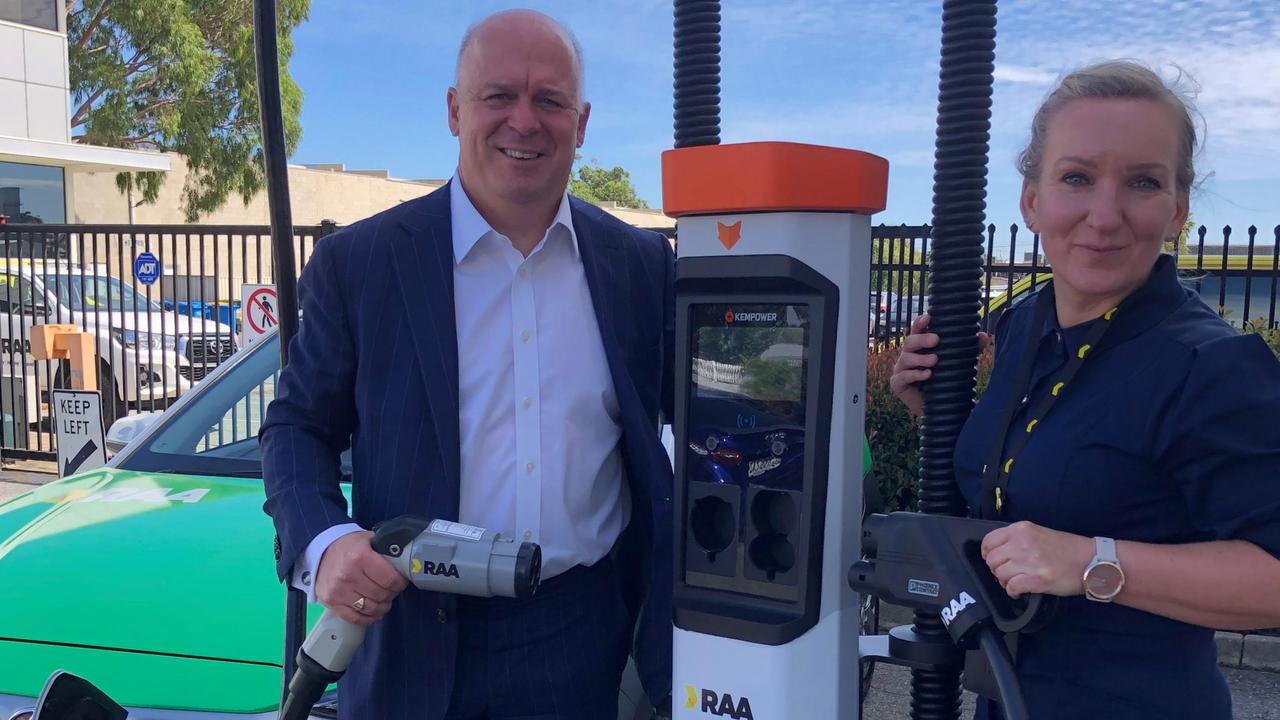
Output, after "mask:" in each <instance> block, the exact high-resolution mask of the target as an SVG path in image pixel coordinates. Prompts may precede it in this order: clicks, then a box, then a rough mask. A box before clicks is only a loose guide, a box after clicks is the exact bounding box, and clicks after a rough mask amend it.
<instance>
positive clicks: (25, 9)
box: [0, 0, 58, 32]
mask: <svg viewBox="0 0 1280 720" xmlns="http://www.w3.org/2000/svg"><path fill="white" fill-rule="evenodd" d="M0 20H8V21H9V22H16V23H21V24H23V25H30V26H32V27H38V28H44V29H45V30H53V31H55V32H56V31H57V30H58V0H0Z"/></svg>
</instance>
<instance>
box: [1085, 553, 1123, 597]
mask: <svg viewBox="0 0 1280 720" xmlns="http://www.w3.org/2000/svg"><path fill="white" fill-rule="evenodd" d="M1084 585H1085V591H1086V592H1088V593H1089V594H1090V595H1092V596H1094V597H1098V598H1103V599H1108V600H1109V599H1111V598H1113V597H1115V596H1116V595H1117V594H1118V593H1119V592H1120V588H1121V587H1123V586H1124V572H1123V571H1121V570H1120V566H1119V565H1113V564H1112V563H1108V562H1103V563H1098V564H1097V565H1094V566H1093V567H1091V568H1089V573H1088V574H1087V575H1085V577H1084Z"/></svg>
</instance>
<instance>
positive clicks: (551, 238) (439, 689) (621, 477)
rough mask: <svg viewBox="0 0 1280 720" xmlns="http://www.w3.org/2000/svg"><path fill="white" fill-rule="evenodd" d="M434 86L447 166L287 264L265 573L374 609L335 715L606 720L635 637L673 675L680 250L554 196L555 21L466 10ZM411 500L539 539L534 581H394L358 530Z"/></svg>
mask: <svg viewBox="0 0 1280 720" xmlns="http://www.w3.org/2000/svg"><path fill="white" fill-rule="evenodd" d="M447 100H448V112H449V129H450V130H451V131H452V133H453V134H454V135H456V136H457V137H458V141H459V159H458V170H457V174H456V175H455V176H454V178H453V179H452V181H451V182H450V183H449V184H448V185H447V186H446V187H443V188H441V189H440V190H438V191H436V192H434V193H432V194H430V195H428V196H426V197H423V198H419V199H417V200H412V201H409V202H406V203H404V204H402V205H400V206H399V207H396V208H394V209H391V210H388V211H386V212H383V213H381V214H379V215H375V216H374V217H372V218H369V219H368V220H365V221H362V222H359V223H356V224H355V225H352V226H350V227H348V228H345V229H344V230H342V231H340V232H338V233H335V234H334V235H331V236H329V237H327V238H325V239H324V240H323V241H322V242H321V243H319V244H318V245H317V246H316V249H315V253H314V254H313V255H312V257H311V259H310V261H309V262H308V264H307V266H306V270H305V272H304V273H303V275H302V280H301V292H300V294H301V296H302V307H303V318H304V321H303V323H302V327H301V330H300V332H299V334H298V336H297V338H296V339H295V340H294V341H293V344H292V345H291V346H290V362H289V365H288V367H286V368H285V370H284V372H283V373H282V375H281V377H280V385H279V391H278V394H277V398H276V400H275V402H273V403H272V404H271V407H270V409H269V410H268V413H267V419H266V422H265V423H264V424H263V429H262V432H261V442H262V453H263V475H264V481H265V485H266V492H267V502H266V506H265V507H266V510H267V512H268V513H269V514H270V515H271V516H272V519H273V520H274V521H275V525H276V528H277V531H278V533H279V541H280V549H279V555H278V563H277V571H278V572H279V574H280V576H281V577H282V578H289V579H290V581H291V582H293V583H294V585H295V586H297V587H300V588H303V589H306V590H307V591H308V593H309V594H311V596H312V598H313V599H318V600H319V601H320V602H321V603H323V604H324V605H325V606H326V607H328V608H330V609H331V610H334V611H335V612H337V613H338V614H339V615H341V616H342V617H343V618H345V619H347V620H349V621H352V622H357V623H362V624H367V625H369V632H368V635H367V637H366V639H365V641H364V644H363V645H362V646H361V648H360V651H359V652H358V653H357V655H356V657H355V658H354V660H353V661H352V664H351V666H350V669H349V670H348V671H347V674H346V675H345V676H344V678H343V680H342V681H341V683H340V697H341V703H340V714H341V717H343V718H355V717H360V718H379V719H380V720H399V719H400V718H404V719H406V720H407V719H408V718H413V719H415V720H417V719H420V718H430V719H433V720H434V719H436V718H491V719H493V720H497V719H499V718H517V717H519V718H548V719H550V718H557V719H559V718H566V719H576V718H582V719H583V720H588V719H590V720H600V719H601V718H612V717H615V716H616V715H617V693H618V684H619V680H620V676H621V672H622V669H623V666H624V664H625V662H626V657H627V654H628V652H631V653H633V654H634V656H635V658H636V661H637V667H638V669H639V671H640V676H641V680H642V682H643V683H644V685H645V689H646V692H647V693H648V694H649V696H650V697H651V698H653V699H654V700H659V699H662V698H665V697H666V696H667V694H668V693H669V691H670V662H671V658H670V653H671V628H670V613H671V608H670V593H671V539H672V528H671V491H672V477H671V470H670V466H669V465H668V461H667V457H666V453H665V451H664V450H663V448H662V445H661V443H660V442H659V438H658V434H657V422H658V414H659V410H665V411H666V412H668V413H669V412H670V408H669V404H670V402H671V399H672V394H673V393H672V378H671V347H672V337H671V336H672V329H673V322H674V314H673V313H674V311H673V305H674V297H673V281H674V271H673V268H674V259H673V255H672V252H671V249H670V246H669V245H668V244H667V242H666V241H665V239H663V238H661V237H660V236H658V235H656V234H654V233H649V232H644V231H640V230H636V229H635V228H631V227H629V226H627V225H625V224H622V223H620V222H618V221H617V220H615V219H613V218H611V217H609V216H608V215H606V214H604V213H603V212H601V211H600V210H599V209H597V208H595V207H593V206H591V205H588V204H586V203H583V202H581V201H579V200H577V199H574V198H570V197H569V196H568V195H567V194H566V193H565V187H566V185H567V183H568V178H569V172H570V170H571V168H572V164H573V158H574V152H575V150H576V149H577V148H578V147H579V146H581V144H582V141H583V137H584V134H585V132H586V127H587V119H588V117H589V115H590V105H589V104H587V103H585V102H583V100H582V64H581V54H580V52H579V51H578V49H577V45H576V43H575V42H574V41H573V39H572V37H571V36H570V35H569V34H568V32H567V31H566V30H564V29H563V28H562V27H561V26H559V25H558V24H556V23H555V22H554V21H552V20H551V19H550V18H547V17H546V16H544V15H541V14H539V13H535V12H532V11H524V10H521V11H508V12H504V13H499V14H497V15H493V16H491V17H489V18H487V19H485V20H483V21H482V22H480V23H479V24H478V25H476V26H475V27H474V28H473V29H472V30H471V31H469V32H468V34H467V36H466V38H464V40H463V43H462V48H461V50H460V51H459V55H458V74H457V79H456V87H453V88H450V89H449V91H448V96H447ZM348 442H349V443H350V446H351V452H352V457H351V460H352V468H353V478H352V508H351V514H350V515H348V513H347V508H346V504H345V501H344V500H343V496H342V494H341V492H340V490H339V484H338V483H339V477H340V470H339V463H338V455H339V453H340V452H342V450H343V449H344V448H345V447H346V446H347V444H348ZM406 513H414V514H420V515H425V516H428V517H436V518H445V519H449V520H459V521H461V522H463V523H467V524H472V525H478V526H483V527H488V528H492V529H494V530H497V531H500V532H502V533H504V534H506V535H507V536H510V537H514V538H516V539H517V540H531V541H534V542H537V543H539V544H540V545H541V546H542V551H543V558H544V561H543V578H544V579H543V583H542V586H541V587H540V588H539V590H538V592H537V593H536V594H535V595H534V597H533V598H532V599H529V600H525V601H516V600H509V599H488V600H481V599H472V598H459V597H456V596H450V595H441V594H436V593H427V592H423V591H419V590H416V589H413V590H409V591H406V592H403V593H401V590H403V589H404V586H405V581H404V579H403V578H402V577H399V576H398V575H397V574H396V573H395V572H394V571H392V569H391V567H390V565H389V564H388V563H387V562H386V561H385V560H384V559H383V558H382V557H380V556H379V555H377V554H376V553H374V552H373V551H372V549H371V548H370V546H369V537H370V532H369V528H371V527H372V526H373V525H374V524H376V523H378V522H379V521H382V520H386V519H388V518H392V517H395V516H398V515H402V514H406Z"/></svg>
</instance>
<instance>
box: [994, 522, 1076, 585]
mask: <svg viewBox="0 0 1280 720" xmlns="http://www.w3.org/2000/svg"><path fill="white" fill-rule="evenodd" d="M1093 551H1094V549H1093V538H1087V537H1084V536H1083V535H1072V534H1071V533H1065V532H1060V531H1058V530H1050V529H1049V528H1047V527H1042V526H1040V525H1036V524H1034V523H1030V522H1026V521H1023V522H1016V523H1013V524H1012V525H1009V526H1007V527H1002V528H1000V529H999V530H992V531H991V532H989V533H987V536H986V537H984V538H982V559H983V560H985V561H986V562H987V567H989V568H991V572H992V573H994V574H995V576H996V579H997V580H999V581H1000V586H1001V587H1003V588H1004V590H1005V592H1007V593H1009V597H1013V598H1016V597H1018V596H1020V595H1022V594H1023V593H1044V594H1048V595H1061V596H1063V597H1068V596H1071V595H1081V594H1083V593H1084V569H1085V566H1087V565H1088V564H1089V561H1090V560H1092V559H1093Z"/></svg>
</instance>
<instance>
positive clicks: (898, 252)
mask: <svg viewBox="0 0 1280 720" xmlns="http://www.w3.org/2000/svg"><path fill="white" fill-rule="evenodd" d="M1269 234H1270V237H1267V234H1266V233H1265V231H1263V232H1259V230H1258V229H1257V228H1256V227H1253V226H1251V227H1249V229H1248V230H1246V231H1245V232H1244V233H1243V234H1241V233H1234V232H1233V231H1232V229H1231V228H1230V227H1225V228H1223V229H1222V232H1221V234H1220V235H1219V236H1218V237H1216V238H1212V241H1211V239H1210V237H1209V231H1208V229H1207V228H1205V227H1204V226H1201V227H1199V228H1198V229H1197V230H1196V231H1195V232H1194V233H1191V234H1190V236H1188V237H1186V238H1184V239H1182V240H1180V241H1179V247H1177V248H1173V247H1170V248H1168V251H1169V252H1171V253H1174V254H1176V255H1177V257H1178V269H1179V274H1180V275H1181V276H1182V278H1183V282H1184V283H1186V285H1187V286H1188V287H1191V288H1193V289H1195V291H1196V292H1198V293H1200V296H1201V298H1202V299H1203V300H1204V302H1205V303H1206V304H1208V305H1209V306H1210V307H1212V308H1216V309H1217V310H1218V313H1219V314H1220V315H1222V316H1223V318H1225V319H1226V320H1227V322H1230V323H1231V324H1233V325H1235V326H1237V327H1242V326H1244V325H1245V324H1248V325H1249V326H1250V327H1252V328H1255V329H1263V328H1266V329H1275V328H1277V327H1278V326H1280V324H1278V321H1277V317H1276V312H1277V307H1276V306H1277V289H1278V285H1280V226H1276V227H1275V228H1273V229H1272V230H1271V232H1270V233H1269ZM929 243H930V228H929V226H927V225H898V226H886V225H879V226H876V227H874V228H873V229H872V250H871V255H872V257H871V298H870V300H871V313H870V316H869V318H868V330H869V333H870V335H871V337H872V339H873V340H874V341H877V342H882V343H891V344H897V343H899V342H901V340H902V337H903V335H904V334H905V332H906V330H907V328H908V327H909V326H910V324H911V321H912V319H914V318H915V317H916V316H918V315H920V314H921V313H922V312H925V311H927V310H928V291H929V288H928V275H927V271H928V265H929ZM1051 276H1052V270H1051V269H1050V268H1049V267H1048V265H1047V264H1046V262H1045V258H1044V254H1043V251H1042V249H1041V247H1040V236H1039V235H1034V234H1031V233H1029V232H1027V231H1026V230H1025V229H1022V228H1020V227H1019V226H1017V225H1012V226H1010V227H1009V228H1008V231H1007V234H1006V233H1005V232H1004V231H1000V230H998V229H997V228H996V226H995V225H988V226H987V247H986V254H985V258H984V261H983V275H982V292H981V301H982V307H981V310H980V312H981V316H982V322H983V327H984V328H986V327H990V326H992V325H994V323H995V321H996V320H997V319H999V316H1000V314H1001V313H1002V312H1003V311H1004V310H1005V309H1006V308H1007V307H1008V306H1009V304H1010V302H1011V301H1012V300H1016V299H1017V298H1018V297H1019V296H1021V295H1023V294H1024V293H1026V292H1028V291H1030V290H1031V289H1032V288H1034V287H1036V286H1037V285H1039V284H1040V283H1042V282H1044V281H1045V280H1047V279H1048V278H1049V277H1051Z"/></svg>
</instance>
